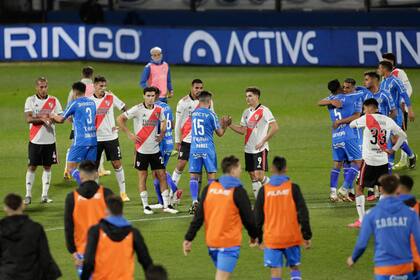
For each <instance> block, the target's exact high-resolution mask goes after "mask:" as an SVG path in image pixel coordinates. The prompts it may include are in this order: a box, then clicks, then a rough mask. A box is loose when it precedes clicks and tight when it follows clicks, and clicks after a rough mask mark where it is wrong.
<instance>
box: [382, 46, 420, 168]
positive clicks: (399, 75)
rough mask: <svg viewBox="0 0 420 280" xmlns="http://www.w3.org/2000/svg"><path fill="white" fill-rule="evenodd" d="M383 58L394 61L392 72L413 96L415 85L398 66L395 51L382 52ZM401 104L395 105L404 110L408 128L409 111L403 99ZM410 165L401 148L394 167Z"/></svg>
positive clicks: (405, 125) (409, 95) (405, 124)
mask: <svg viewBox="0 0 420 280" xmlns="http://www.w3.org/2000/svg"><path fill="white" fill-rule="evenodd" d="M382 58H383V60H385V61H389V62H391V63H392V66H393V69H392V72H391V74H392V75H393V76H395V77H397V78H398V79H400V80H401V81H402V82H403V84H404V87H405V89H406V90H407V95H408V97H410V98H411V95H412V94H413V87H412V86H411V83H410V80H409V79H408V76H407V73H405V71H404V70H403V69H401V68H397V67H396V58H395V55H394V54H393V53H384V54H382ZM401 101H402V102H401V104H395V106H401V108H402V110H403V115H404V120H403V122H404V129H405V130H407V127H408V121H407V120H408V112H407V107H406V106H405V104H404V100H401ZM407 165H408V156H407V153H406V152H404V151H403V150H401V158H400V161H399V162H398V163H397V164H395V165H394V169H396V170H398V169H402V168H404V167H407Z"/></svg>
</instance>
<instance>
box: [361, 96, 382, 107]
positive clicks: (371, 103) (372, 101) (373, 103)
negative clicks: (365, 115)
mask: <svg viewBox="0 0 420 280" xmlns="http://www.w3.org/2000/svg"><path fill="white" fill-rule="evenodd" d="M363 106H373V107H375V108H378V107H379V103H378V101H377V100H376V99H375V98H369V99H366V100H365V101H364V102H363Z"/></svg>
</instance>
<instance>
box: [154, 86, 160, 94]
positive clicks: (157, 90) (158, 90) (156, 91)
mask: <svg viewBox="0 0 420 280" xmlns="http://www.w3.org/2000/svg"><path fill="white" fill-rule="evenodd" d="M152 88H154V89H155V93H156V95H159V94H160V89H159V88H158V87H153V86H152Z"/></svg>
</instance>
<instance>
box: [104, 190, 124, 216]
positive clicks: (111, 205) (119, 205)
mask: <svg viewBox="0 0 420 280" xmlns="http://www.w3.org/2000/svg"><path fill="white" fill-rule="evenodd" d="M106 207H107V208H108V210H109V212H110V213H111V215H113V216H121V215H122V214H123V202H122V199H121V197H119V196H116V195H111V196H110V197H108V198H107V200H106Z"/></svg>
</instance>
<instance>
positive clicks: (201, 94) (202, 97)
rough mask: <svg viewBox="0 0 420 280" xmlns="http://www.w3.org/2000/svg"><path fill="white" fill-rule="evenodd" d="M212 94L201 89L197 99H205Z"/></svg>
mask: <svg viewBox="0 0 420 280" xmlns="http://www.w3.org/2000/svg"><path fill="white" fill-rule="evenodd" d="M212 96H213V94H211V92H210V91H207V90H203V91H202V92H200V95H199V96H198V100H200V101H205V100H206V99H211V97H212Z"/></svg>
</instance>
